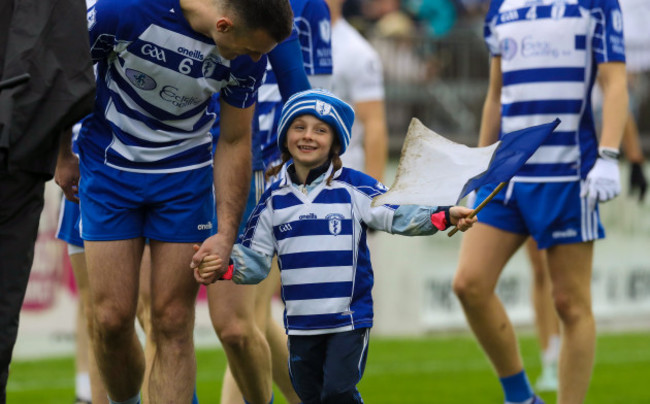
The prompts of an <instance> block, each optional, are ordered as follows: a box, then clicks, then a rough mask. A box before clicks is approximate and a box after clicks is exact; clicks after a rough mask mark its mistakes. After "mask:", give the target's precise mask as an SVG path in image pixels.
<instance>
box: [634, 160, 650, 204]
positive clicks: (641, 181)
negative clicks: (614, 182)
mask: <svg viewBox="0 0 650 404" xmlns="http://www.w3.org/2000/svg"><path fill="white" fill-rule="evenodd" d="M631 164H632V170H631V172H630V195H632V194H634V193H635V192H636V190H637V189H638V190H639V202H643V199H644V198H645V191H646V190H647V189H648V181H647V180H646V178H645V174H644V173H643V165H642V163H631Z"/></svg>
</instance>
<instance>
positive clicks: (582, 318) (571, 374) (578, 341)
mask: <svg viewBox="0 0 650 404" xmlns="http://www.w3.org/2000/svg"><path fill="white" fill-rule="evenodd" d="M592 262H593V242H587V243H577V244H564V245H557V246H554V247H551V248H549V249H548V263H549V269H550V272H551V280H552V282H553V298H554V300H555V308H556V309H557V313H558V316H559V317H560V321H561V323H562V343H561V348H560V366H559V381H560V386H559V390H558V398H557V402H558V404H569V403H583V402H584V399H585V396H586V395H587V390H588V389H589V381H590V379H591V373H592V370H593V365H594V355H595V350H596V324H595V321H594V316H593V313H592V311H591V271H592Z"/></svg>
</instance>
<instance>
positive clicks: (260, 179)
mask: <svg viewBox="0 0 650 404" xmlns="http://www.w3.org/2000/svg"><path fill="white" fill-rule="evenodd" d="M262 193H264V171H263V170H256V171H253V176H252V177H251V188H250V190H249V191H248V199H246V209H245V210H244V214H243V215H242V221H241V223H239V229H237V235H239V234H242V233H243V232H244V229H245V228H246V222H248V217H249V216H250V215H251V213H253V209H255V207H256V206H257V202H259V200H260V198H261V197H262Z"/></svg>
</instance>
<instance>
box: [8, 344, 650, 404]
mask: <svg viewBox="0 0 650 404" xmlns="http://www.w3.org/2000/svg"><path fill="white" fill-rule="evenodd" d="M520 346H521V351H522V355H523V358H524V362H525V364H526V369H527V372H528V375H529V377H530V379H531V382H532V383H534V381H535V379H536V378H537V376H538V375H539V372H540V361H539V353H538V347H537V342H536V340H535V339H534V337H533V336H524V337H522V338H520ZM368 355H369V356H368V363H367V367H366V372H365V375H364V377H363V379H362V381H361V383H360V385H359V390H360V391H361V394H362V396H363V398H364V401H365V402H366V403H369V404H404V403H413V404H422V403H440V404H455V403H458V404H461V403H462V404H466V403H502V402H503V395H502V393H501V389H500V387H499V383H498V382H497V380H496V378H495V376H494V374H493V373H492V370H491V367H490V365H489V363H488V361H487V360H486V359H485V357H484V355H483V353H482V352H481V350H480V348H479V347H478V345H477V343H476V342H475V340H474V339H473V337H471V336H470V335H466V334H463V335H458V336H431V337H426V338H409V339H404V338H400V339H387V338H380V337H374V338H373V337H372V336H371V339H370V350H369V354H368ZM197 360H198V374H197V389H198V395H199V401H200V403H201V404H214V403H218V402H219V391H220V389H221V379H222V376H223V372H224V367H225V355H224V353H223V351H221V350H218V349H212V350H210V349H207V350H205V349H204V350H199V351H198V352H197ZM649 382H650V334H649V333H626V334H604V335H600V336H599V337H598V346H597V353H596V365H595V369H594V375H593V379H592V383H591V388H590V390H589V394H588V396H587V400H586V403H589V404H614V403H625V404H647V403H650V388H649V384H648V383H649ZM541 395H542V397H543V398H544V399H545V400H546V402H547V403H548V404H550V403H554V402H555V399H556V398H555V394H553V393H551V394H546V393H544V394H541ZM73 399H74V362H73V358H71V357H70V358H61V359H46V360H39V361H25V362H21V361H17V362H14V363H13V364H12V367H11V374H10V377H9V385H8V393H7V402H8V403H10V404H14V403H17V404H31V403H34V404H36V403H38V404H49V403H52V404H71V403H72V402H73ZM275 402H276V404H285V403H286V402H285V400H284V399H283V397H282V396H281V394H280V393H279V392H278V391H276V401H275Z"/></svg>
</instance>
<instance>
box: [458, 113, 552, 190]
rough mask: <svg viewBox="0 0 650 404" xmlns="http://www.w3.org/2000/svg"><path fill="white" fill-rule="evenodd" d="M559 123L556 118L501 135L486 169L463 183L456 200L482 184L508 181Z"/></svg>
mask: <svg viewBox="0 0 650 404" xmlns="http://www.w3.org/2000/svg"><path fill="white" fill-rule="evenodd" d="M559 124H560V120H559V119H557V118H556V119H555V121H553V122H549V123H545V124H542V125H537V126H531V127H530V128H525V129H520V130H518V131H515V132H510V133H507V134H505V135H503V136H502V137H501V140H500V143H499V145H498V146H497V148H496V150H495V152H494V154H493V155H492V161H490V165H489V166H488V168H487V170H486V171H485V172H483V173H481V174H479V175H478V176H476V177H474V178H472V179H470V180H469V181H468V182H467V183H466V184H465V187H464V188H463V191H462V192H461V195H460V197H459V198H458V200H459V201H460V200H461V199H462V198H463V197H465V196H466V195H467V194H469V193H470V192H472V191H474V190H475V189H478V188H480V187H482V186H483V185H486V184H493V183H500V182H506V181H509V180H510V178H512V177H514V175H515V174H517V171H519V169H520V168H521V167H522V166H523V165H524V164H525V163H526V161H528V159H529V158H530V157H531V156H532V155H533V153H535V151H536V150H537V149H538V148H539V146H541V145H542V143H544V141H545V140H546V138H548V137H549V135H550V134H551V133H553V130H555V128H557V126H558V125H559Z"/></svg>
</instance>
